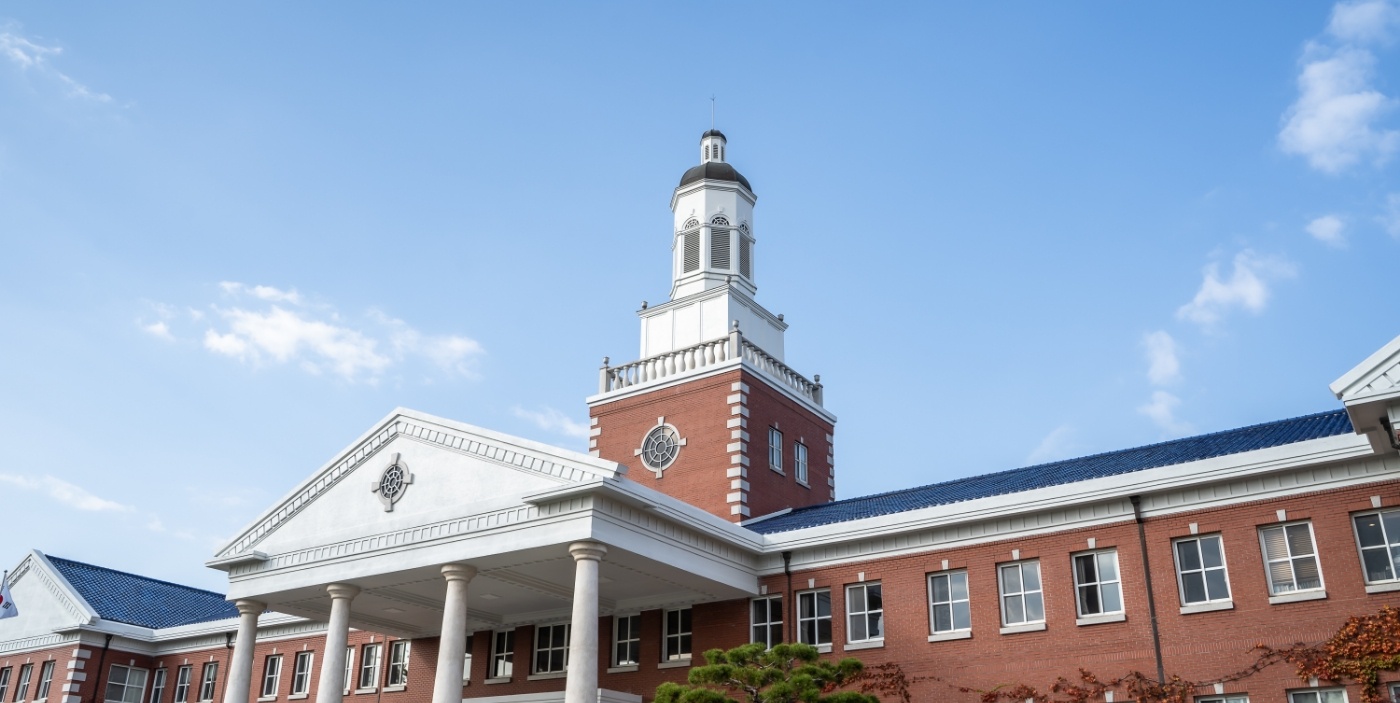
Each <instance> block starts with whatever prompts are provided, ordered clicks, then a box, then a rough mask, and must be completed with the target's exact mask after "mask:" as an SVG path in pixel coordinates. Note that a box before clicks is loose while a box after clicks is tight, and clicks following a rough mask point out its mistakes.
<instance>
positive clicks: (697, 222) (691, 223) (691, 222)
mask: <svg viewBox="0 0 1400 703" xmlns="http://www.w3.org/2000/svg"><path fill="white" fill-rule="evenodd" d="M699 226H700V220H697V219H695V218H694V217H692V218H690V219H688V220H686V221H685V224H684V225H682V226H681V229H691V228H694V227H699Z"/></svg>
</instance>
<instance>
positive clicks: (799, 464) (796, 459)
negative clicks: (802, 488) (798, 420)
mask: <svg viewBox="0 0 1400 703" xmlns="http://www.w3.org/2000/svg"><path fill="white" fill-rule="evenodd" d="M792 461H793V474H794V475H795V476H796V477H797V480H798V481H801V482H802V483H807V445H805V444H803V443H801V442H797V443H796V444H794V445H793V447H792Z"/></svg>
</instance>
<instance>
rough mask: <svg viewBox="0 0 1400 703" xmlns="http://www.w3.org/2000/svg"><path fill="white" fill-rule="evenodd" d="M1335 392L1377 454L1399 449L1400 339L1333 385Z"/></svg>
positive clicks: (1386, 346)
mask: <svg viewBox="0 0 1400 703" xmlns="http://www.w3.org/2000/svg"><path fill="white" fill-rule="evenodd" d="M1331 389H1332V393H1333V394H1335V395H1336V396H1337V398H1338V399H1339V400H1341V401H1342V404H1343V405H1345V406H1346V409H1347V416H1348V417H1350V418H1351V424H1352V427H1354V428H1356V433H1357V434H1362V435H1365V436H1366V437H1367V439H1369V440H1370V442H1371V447H1372V448H1373V449H1374V450H1375V451H1377V452H1393V451H1395V448H1396V447H1397V446H1400V433H1398V432H1397V428H1400V337H1396V338H1395V339H1392V340H1390V342H1389V343H1388V344H1386V345H1385V346H1383V347H1381V348H1380V349H1378V350H1376V353H1374V354H1372V355H1371V356H1369V357H1367V358H1366V360H1365V361H1363V362H1361V363H1360V364H1357V365H1356V367H1355V368H1353V369H1352V370H1350V371H1348V372H1346V373H1345V374H1342V377H1341V378H1339V379H1337V380H1336V381H1333V382H1332V385H1331Z"/></svg>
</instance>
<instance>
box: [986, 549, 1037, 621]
mask: <svg viewBox="0 0 1400 703" xmlns="http://www.w3.org/2000/svg"><path fill="white" fill-rule="evenodd" d="M997 576H998V579H997V580H998V581H999V582H1000V584H1001V624H1002V625H1008V626H1009V625H1027V624H1030V623H1037V622H1045V598H1044V595H1043V594H1042V593H1041V590H1040V562H1039V561H1037V560H1031V561H1019V562H1016V563H1014V564H1002V565H1001V566H999V567H997Z"/></svg>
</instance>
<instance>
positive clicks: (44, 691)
mask: <svg viewBox="0 0 1400 703" xmlns="http://www.w3.org/2000/svg"><path fill="white" fill-rule="evenodd" d="M53 665H54V662H53V660H49V661H46V662H44V664H43V665H42V666H40V667H39V688H38V690H36V691H35V692H34V700H36V701H41V700H44V699H46V698H48V697H49V687H50V686H51V685H52V684H53ZM160 671H161V672H162V673H164V672H165V669H161V670H160ZM162 683H163V682H162Z"/></svg>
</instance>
